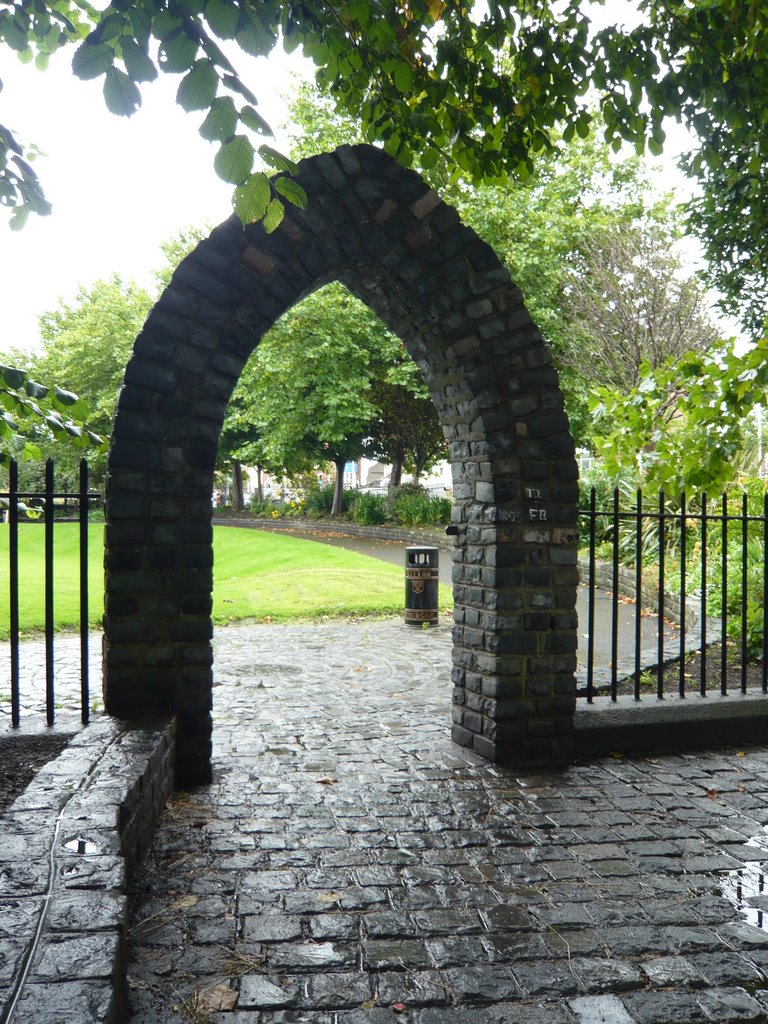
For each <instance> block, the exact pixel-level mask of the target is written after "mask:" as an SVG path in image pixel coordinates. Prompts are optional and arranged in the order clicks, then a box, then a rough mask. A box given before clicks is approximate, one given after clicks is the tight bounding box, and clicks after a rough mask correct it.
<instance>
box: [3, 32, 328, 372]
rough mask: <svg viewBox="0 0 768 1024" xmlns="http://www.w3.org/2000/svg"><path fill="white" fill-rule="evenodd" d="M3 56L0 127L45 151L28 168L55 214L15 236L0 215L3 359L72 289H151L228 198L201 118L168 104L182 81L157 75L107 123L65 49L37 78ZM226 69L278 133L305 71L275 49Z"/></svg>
mask: <svg viewBox="0 0 768 1024" xmlns="http://www.w3.org/2000/svg"><path fill="white" fill-rule="evenodd" d="M5 54H6V57H5V60H4V66H3V69H2V72H1V73H0V78H2V81H3V86H4V88H3V90H2V92H0V124H4V125H6V126H7V127H8V128H10V129H11V130H12V131H15V132H16V134H17V137H18V138H19V139H20V140H22V141H23V142H24V143H36V144H37V145H38V146H39V147H40V149H42V150H43V151H44V153H45V157H41V158H40V159H38V160H37V161H36V162H35V169H36V171H37V174H38V176H39V177H40V179H41V181H42V183H43V187H44V190H45V193H46V197H47V199H48V201H49V202H50V203H52V204H53V213H52V214H51V215H50V216H48V217H38V216H35V215H31V216H30V217H29V219H28V220H27V223H26V225H25V227H24V228H23V229H22V230H21V231H16V232H14V231H11V230H10V229H9V227H8V218H7V215H5V214H0V353H2V352H5V351H7V350H8V349H9V348H12V347H13V348H34V347H35V346H36V344H37V342H38V330H37V317H38V316H39V315H40V314H41V313H43V312H45V311H47V310H49V309H52V308H55V307H56V306H57V305H58V300H59V299H60V298H64V299H65V300H70V299H72V298H73V297H74V295H75V293H76V291H77V288H78V286H79V285H81V284H82V285H88V284H90V283H91V282H93V281H95V280H97V279H98V278H104V277H108V276H109V275H110V274H112V273H119V274H121V275H122V276H123V277H124V278H132V279H134V280H136V281H138V282H139V283H140V284H145V285H149V284H150V283H151V272H152V270H155V269H157V268H158V267H159V266H160V265H161V264H162V262H163V257H162V253H161V252H160V243H161V242H162V241H165V240H166V239H168V238H172V237H173V236H174V235H176V234H177V233H178V231H179V229H180V228H183V227H187V226H189V225H192V226H195V227H202V226H203V225H205V224H206V223H210V224H211V225H213V224H218V223H219V222H220V221H222V220H224V219H225V218H226V217H228V216H229V215H230V213H231V204H230V198H231V194H232V186H231V185H228V184H227V183H226V182H223V181H221V179H220V178H218V177H217V175H216V173H215V171H214V170H213V158H214V155H215V153H216V147H215V145H214V144H212V143H209V142H206V141H205V140H204V139H202V138H200V136H199V135H198V134H197V127H198V125H199V124H200V123H201V122H202V120H203V117H204V116H205V112H204V111H202V112H196V113H193V114H187V113H185V112H184V111H183V110H181V108H179V107H178V106H177V105H176V102H175V94H176V89H177V87H178V82H179V81H180V78H181V76H179V75H167V74H163V73H161V74H160V75H159V77H158V80H157V81H156V82H154V83H152V84H150V85H145V86H143V87H142V96H143V104H142V108H141V109H140V110H139V111H138V113H136V114H135V115H134V116H133V117H131V118H124V117H115V116H114V115H113V114H110V113H109V111H108V110H107V108H106V106H105V104H104V99H103V96H102V92H101V82H100V81H98V80H96V81H89V82H82V81H80V80H79V79H76V78H75V77H74V76H73V74H72V72H71V70H70V63H71V59H72V52H71V50H69V51H65V52H60V53H58V54H57V55H56V57H55V59H53V60H52V61H51V64H50V66H49V68H48V69H47V70H46V71H44V72H41V71H38V70H37V69H36V68H35V67H34V65H33V64H31V65H23V64H21V63H20V62H19V61H18V60H16V59H15V58H14V57H13V56H12V55H11V54H10V51H8V50H5ZM235 66H236V67H237V68H238V70H240V71H241V74H242V77H243V80H244V81H245V82H246V84H248V85H249V86H250V87H251V89H252V90H253V92H254V93H255V94H256V95H257V96H258V98H259V112H260V113H261V114H262V116H263V117H265V118H266V120H267V121H268V122H269V123H270V125H271V126H272V127H273V129H277V128H278V127H279V125H280V124H281V123H282V121H284V119H285V116H286V115H285V104H284V102H282V100H281V96H284V95H285V94H287V93H290V91H291V82H292V75H293V73H295V71H297V70H300V68H301V67H302V65H301V64H300V63H299V62H298V61H297V60H295V59H290V60H289V58H287V57H286V55H285V54H283V53H282V52H281V51H275V52H274V54H273V55H272V56H270V58H269V62H267V61H266V60H263V59H260V60H255V59H251V58H248V57H246V56H245V55H243V54H240V53H238V55H237V56H236V58H235ZM303 67H304V71H303V73H304V74H307V73H308V71H307V65H306V64H303ZM292 69H293V70H292ZM264 141H269V142H270V143H273V140H271V139H265V140H264Z"/></svg>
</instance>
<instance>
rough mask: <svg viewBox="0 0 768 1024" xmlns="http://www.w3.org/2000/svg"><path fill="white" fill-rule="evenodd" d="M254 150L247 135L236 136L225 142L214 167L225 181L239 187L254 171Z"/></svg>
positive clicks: (215, 159) (214, 162) (217, 155)
mask: <svg viewBox="0 0 768 1024" xmlns="http://www.w3.org/2000/svg"><path fill="white" fill-rule="evenodd" d="M253 158H254V149H253V146H252V145H251V143H250V141H249V140H248V139H247V138H246V136H245V135H236V136H235V137H234V138H233V139H232V140H231V141H230V142H225V143H224V145H223V146H222V147H221V148H220V149H219V151H218V153H217V154H216V156H215V158H214V161H213V166H214V168H215V170H216V173H217V174H218V176H219V177H220V178H223V179H224V181H229V182H231V183H232V184H233V185H239V184H241V183H242V182H244V181H245V179H246V178H247V177H248V175H249V174H250V173H251V170H252V169H253Z"/></svg>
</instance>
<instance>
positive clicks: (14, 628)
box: [8, 459, 21, 729]
mask: <svg viewBox="0 0 768 1024" xmlns="http://www.w3.org/2000/svg"><path fill="white" fill-rule="evenodd" d="M8 531H9V532H8V556H9V561H10V565H9V567H8V569H9V571H8V580H9V585H10V595H9V597H10V619H11V621H10V627H11V724H12V725H13V728H14V729H18V728H19V722H20V720H21V711H20V699H19V464H18V462H16V460H15V459H14V460H13V461H12V462H11V464H10V467H9V473H8Z"/></svg>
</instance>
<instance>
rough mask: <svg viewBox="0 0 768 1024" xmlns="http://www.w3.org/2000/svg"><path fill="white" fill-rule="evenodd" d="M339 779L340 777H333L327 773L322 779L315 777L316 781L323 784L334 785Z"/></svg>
mask: <svg viewBox="0 0 768 1024" xmlns="http://www.w3.org/2000/svg"><path fill="white" fill-rule="evenodd" d="M338 781H339V780H338V779H332V778H331V777H330V775H325V776H323V778H322V779H315V782H317V783H318V784H319V785H321V786H332V785H333V783H334V782H338Z"/></svg>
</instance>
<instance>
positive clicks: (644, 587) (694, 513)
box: [579, 488, 768, 701]
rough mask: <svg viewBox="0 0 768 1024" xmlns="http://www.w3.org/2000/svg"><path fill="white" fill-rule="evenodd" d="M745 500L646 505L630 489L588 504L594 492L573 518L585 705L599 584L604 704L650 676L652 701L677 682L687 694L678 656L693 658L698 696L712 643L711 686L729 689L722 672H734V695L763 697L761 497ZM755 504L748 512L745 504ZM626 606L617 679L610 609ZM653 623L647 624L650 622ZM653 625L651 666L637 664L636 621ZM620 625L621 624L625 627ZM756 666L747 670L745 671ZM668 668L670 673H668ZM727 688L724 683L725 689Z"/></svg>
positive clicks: (765, 534) (766, 664)
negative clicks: (605, 596) (626, 648)
mask: <svg viewBox="0 0 768 1024" xmlns="http://www.w3.org/2000/svg"><path fill="white" fill-rule="evenodd" d="M752 504H753V508H752V509H751V510H750V501H749V499H748V496H747V494H746V493H745V494H741V495H738V496H735V497H734V496H730V497H729V496H727V495H723V496H722V497H721V498H720V499H719V500H717V501H712V500H711V499H708V497H707V496H706V494H705V495H702V497H701V498H700V499H698V500H697V501H696V502H695V503H692V502H689V501H688V500H687V499H686V496H685V495H684V494H683V495H679V496H677V497H676V498H675V499H673V500H670V498H669V497H668V496H667V495H665V494H664V493H663V492H661V493H660V494H659V495H658V497H654V498H653V499H652V500H650V501H647V500H646V498H645V497H644V495H643V493H642V491H640V490H638V491H636V492H635V494H634V495H633V496H632V499H631V500H630V501H629V502H627V501H626V500H625V501H624V502H622V495H621V493H620V492H619V490H618V489H616V490H614V492H613V495H612V500H611V501H610V506H609V507H603V508H598V507H597V495H596V491H595V489H594V488H592V490H591V493H590V501H589V508H587V509H582V510H581V511H580V513H579V518H580V529H581V537H582V554H583V551H584V548H586V557H582V559H581V560H580V568H581V575H582V584H583V585H586V587H587V591H588V593H587V622H586V630H587V666H586V689H585V691H584V695H585V696H586V698H587V700H588V701H592V699H593V697H594V696H595V694H596V692H597V689H598V688H597V687H596V685H595V669H596V666H595V657H594V637H595V628H596V617H595V597H596V593H597V592H598V591H599V589H600V588H601V587H602V588H604V589H606V590H607V591H608V593H609V595H610V601H611V644H610V652H611V654H610V662H611V664H610V682H609V685H608V686H607V690H608V692H609V693H610V696H611V698H612V699H613V700H616V699H617V697H618V694H619V685H620V683H622V682H627V681H629V682H631V684H632V692H633V694H634V697H635V699H636V700H640V699H641V696H642V692H641V690H642V687H641V683H642V682H643V681H645V682H646V683H647V682H648V677H649V675H651V676H653V677H655V680H654V681H655V696H656V697H657V698H660V699H661V698H663V697H664V696H665V693H667V694H668V693H669V692H670V676H671V674H672V673H673V672H674V673H676V676H677V681H676V686H674V687H673V688H672V689H673V692H674V690H676V692H677V694H678V695H679V696H680V697H685V695H686V693H687V692H691V690H690V687H691V673H690V672H689V671H688V668H689V664H688V659H689V657H690V655H691V653H692V652H694V651H695V652H697V662H698V664H697V666H696V675H697V677H698V678H697V679H696V680H694V682H695V683H696V686H695V688H696V689H697V690H698V692H699V693H700V694H701V695H702V696H706V695H707V694H708V693H711V692H712V691H713V689H714V688H713V687H712V686H711V685H710V683H709V669H710V654H711V652H710V651H709V648H711V647H712V645H719V652H718V655H717V656H718V657H719V673H718V678H719V685H718V687H717V689H718V690H719V692H720V693H721V694H722V695H723V696H727V694H728V692H729V682H728V679H729V675H732V674H733V673H729V667H730V666H733V665H735V666H737V668H734V672H737V673H738V685H737V687H736V689H738V690H740V691H741V692H743V693H746V692H747V689H748V685H749V687H750V688H754V687H755V686H757V688H758V689H760V688H762V691H763V693H768V602H766V601H765V600H764V596H765V595H766V593H768V558H766V551H768V494H765V495H760V496H759V498H756V499H755V500H754V501H753V503H752ZM755 504H757V505H758V506H759V511H756V510H755V508H754V505H755ZM621 601H625V602H631V603H632V604H633V605H634V615H633V620H632V625H631V628H632V630H633V636H632V638H631V641H632V643H631V645H632V648H633V651H634V664H633V666H632V669H631V671H630V672H629V673H628V674H625V675H624V676H623V677H622V675H621V673H620V670H619V653H618V651H619V641H620V627H619V603H620V602H621ZM654 618H655V620H656V621H655V623H653V619H654ZM669 619H673V620H674V626H675V628H676V632H677V633H678V636H677V638H676V640H675V641H672V642H670V639H669V631H668V630H667V629H666V628H665V622H667V621H668V620H669ZM649 620H650V623H651V624H653V626H654V632H655V634H656V651H655V659H654V660H655V664H654V665H653V666H650V667H649V666H648V665H645V664H643V660H642V659H643V633H644V628H647V626H646V627H644V622H645V623H648V622H649ZM625 628H626V624H625ZM754 665H758V666H759V668H758V670H757V672H756V673H755V672H754V671H752V672H750V666H754ZM670 666H671V667H670ZM730 689H731V691H733V689H734V687H733V686H731V687H730Z"/></svg>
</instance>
